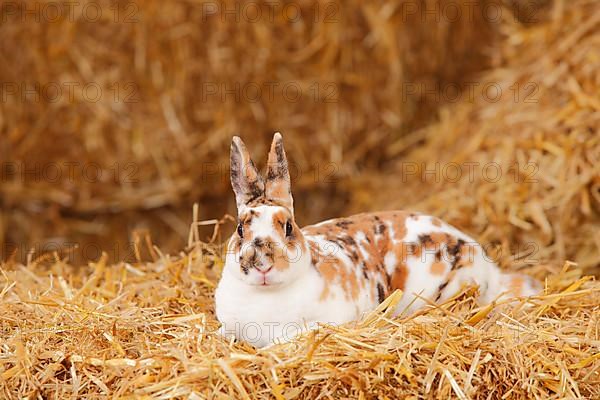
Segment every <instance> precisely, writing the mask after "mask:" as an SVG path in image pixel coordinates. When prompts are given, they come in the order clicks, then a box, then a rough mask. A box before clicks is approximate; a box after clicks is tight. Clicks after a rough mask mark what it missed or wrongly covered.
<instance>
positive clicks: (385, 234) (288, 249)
mask: <svg viewBox="0 0 600 400" xmlns="http://www.w3.org/2000/svg"><path fill="white" fill-rule="evenodd" d="M231 184H232V186H233V190H234V192H235V197H236V203H237V208H238V225H237V230H236V232H235V233H234V234H233V236H232V237H231V239H230V240H229V244H228V247H227V254H226V261H225V267H224V270H223V275H222V277H221V280H220V282H219V285H218V287H217V290H216V293H215V301H216V314H217V318H218V319H219V321H220V322H221V324H222V326H221V333H222V334H223V335H225V336H235V337H236V338H237V339H240V340H244V341H247V342H249V343H252V344H254V345H256V346H258V347H262V346H265V345H267V344H269V343H272V342H273V341H276V340H287V339H290V338H292V337H294V336H295V335H296V334H297V333H298V332H300V331H302V330H304V329H310V328H314V327H316V326H317V323H319V322H322V323H329V324H340V323H344V322H348V321H352V320H356V319H358V318H360V317H361V315H363V314H364V313H366V312H368V311H370V310H372V309H374V308H375V307H376V306H377V305H378V304H379V303H381V302H382V301H383V300H384V299H385V298H386V296H388V295H389V294H390V293H392V292H393V291H394V290H395V289H400V290H402V291H403V292H404V296H403V298H402V299H401V301H400V302H399V304H398V305H397V310H396V311H397V313H401V312H411V311H414V310H416V309H418V308H420V307H422V306H423V305H424V304H425V303H424V300H423V299H424V298H426V299H430V300H433V301H443V300H444V299H447V298H448V297H449V296H452V295H453V294H455V293H456V292H457V291H458V290H459V289H460V287H461V285H463V284H469V283H476V284H478V285H480V293H481V295H480V302H482V303H487V302H490V301H492V300H494V299H496V298H498V297H499V296H502V295H506V294H515V295H523V296H527V295H532V294H534V293H535V292H536V291H537V290H539V284H538V283H537V282H535V281H534V280H532V279H531V278H529V277H527V276H523V275H517V274H505V273H502V272H501V271H500V270H499V269H498V267H497V266H496V265H495V264H494V263H493V262H492V261H490V260H489V259H487V257H486V256H485V253H484V252H483V250H482V248H481V246H480V245H479V244H477V242H475V241H474V240H473V239H472V238H470V237H469V236H467V235H466V234H464V233H462V232H460V231H459V230H457V229H456V228H454V227H452V226H450V225H448V224H446V223H444V222H442V221H441V220H439V219H438V218H436V217H431V216H427V215H422V214H419V213H416V212H406V211H383V212H374V213H365V214H358V215H354V216H351V217H346V218H337V219H332V220H328V221H325V222H321V223H318V224H316V225H312V226H308V227H305V228H303V229H301V228H300V227H298V225H297V223H296V220H295V218H294V206H293V199H292V194H291V189H290V176H289V171H288V164H287V159H286V156H285V152H284V149H283V141H282V137H281V134H279V133H276V134H275V136H274V138H273V142H272V144H271V149H270V152H269V156H268V163H267V174H266V177H265V179H263V177H262V176H261V175H260V173H259V172H258V170H257V169H256V167H255V165H254V164H253V162H252V160H251V159H250V157H249V154H248V151H247V149H246V147H245V145H244V143H243V142H242V141H241V140H240V138H238V137H234V138H233V142H232V144H231Z"/></svg>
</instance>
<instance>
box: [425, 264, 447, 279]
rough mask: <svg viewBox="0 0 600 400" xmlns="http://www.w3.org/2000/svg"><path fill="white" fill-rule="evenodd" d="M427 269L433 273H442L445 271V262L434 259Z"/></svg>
mask: <svg viewBox="0 0 600 400" xmlns="http://www.w3.org/2000/svg"><path fill="white" fill-rule="evenodd" d="M429 270H430V271H431V273H432V274H433V275H438V276H439V275H443V274H444V272H445V271H446V264H444V263H443V262H441V261H435V262H433V263H432V264H431V268H430V269H429Z"/></svg>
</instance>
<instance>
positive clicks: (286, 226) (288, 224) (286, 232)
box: [285, 221, 292, 237]
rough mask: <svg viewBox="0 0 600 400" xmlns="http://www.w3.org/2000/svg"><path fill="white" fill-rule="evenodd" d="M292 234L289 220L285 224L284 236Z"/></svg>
mask: <svg viewBox="0 0 600 400" xmlns="http://www.w3.org/2000/svg"><path fill="white" fill-rule="evenodd" d="M291 234H292V223H291V222H290V221H288V222H286V224H285V236H288V237H289V236H290V235H291Z"/></svg>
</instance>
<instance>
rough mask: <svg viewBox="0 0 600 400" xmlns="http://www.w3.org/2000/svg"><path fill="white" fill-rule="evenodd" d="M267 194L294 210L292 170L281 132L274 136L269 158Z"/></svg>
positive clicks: (269, 197)
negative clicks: (291, 181)
mask: <svg viewBox="0 0 600 400" xmlns="http://www.w3.org/2000/svg"><path fill="white" fill-rule="evenodd" d="M265 194H266V197H267V199H269V200H273V201H275V202H277V203H280V204H282V205H283V206H285V207H287V208H289V209H290V211H292V212H293V211H294V200H293V199H292V191H291V184H290V172H289V169H288V162H287V158H286V157H285V151H284V150H283V139H282V137H281V133H279V132H277V133H275V135H274V136H273V142H272V143H271V150H270V151H269V159H268V160H267V181H266V184H265Z"/></svg>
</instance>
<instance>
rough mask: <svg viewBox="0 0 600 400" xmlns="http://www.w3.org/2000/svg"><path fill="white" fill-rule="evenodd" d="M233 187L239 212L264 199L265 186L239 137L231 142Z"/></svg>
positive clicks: (235, 137)
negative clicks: (246, 206) (251, 203)
mask: <svg viewBox="0 0 600 400" xmlns="http://www.w3.org/2000/svg"><path fill="white" fill-rule="evenodd" d="M230 162H231V186H232V187H233V192H234V193H235V201H236V203H237V207H238V210H239V209H240V208H242V207H244V206H245V205H246V204H248V203H250V202H251V201H253V200H255V199H258V198H260V197H263V196H264V194H265V184H264V182H263V179H262V176H261V175H260V174H259V173H258V170H257V169H256V167H255V166H254V163H253V162H252V160H251V159H250V154H248V150H247V149H246V146H245V145H244V142H242V139H240V138H239V137H237V136H234V137H233V140H232V141H231V155H230Z"/></svg>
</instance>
